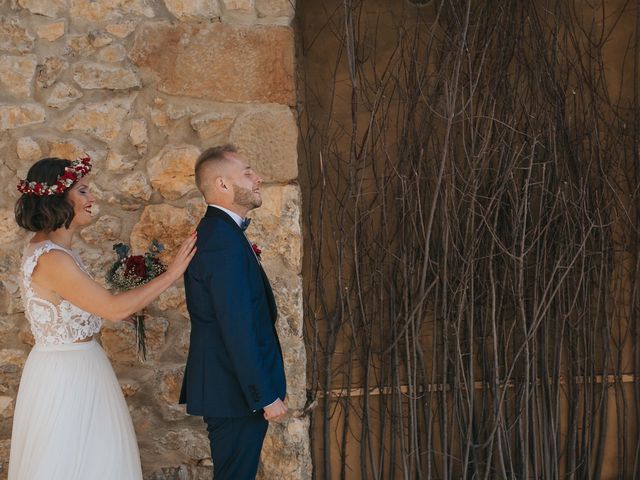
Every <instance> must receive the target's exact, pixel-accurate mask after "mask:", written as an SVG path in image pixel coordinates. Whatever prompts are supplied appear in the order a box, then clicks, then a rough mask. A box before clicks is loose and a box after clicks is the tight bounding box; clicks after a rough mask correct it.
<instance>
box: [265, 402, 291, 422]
mask: <svg viewBox="0 0 640 480" xmlns="http://www.w3.org/2000/svg"><path fill="white" fill-rule="evenodd" d="M286 413H287V406H286V405H285V404H284V402H283V401H282V400H280V399H279V398H278V399H277V400H276V401H275V402H273V403H272V404H271V405H269V406H266V407H264V418H265V420H267V421H269V422H276V421H278V420H280V419H281V418H282V417H284V415H285V414H286Z"/></svg>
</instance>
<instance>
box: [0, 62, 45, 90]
mask: <svg viewBox="0 0 640 480" xmlns="http://www.w3.org/2000/svg"><path fill="white" fill-rule="evenodd" d="M37 65H38V60H37V57H36V56H35V55H21V56H13V55H2V56H0V88H2V90H4V91H5V92H7V93H8V94H10V95H13V96H14V97H17V98H28V97H30V96H31V85H32V83H33V77H34V75H35V73H36V66H37Z"/></svg>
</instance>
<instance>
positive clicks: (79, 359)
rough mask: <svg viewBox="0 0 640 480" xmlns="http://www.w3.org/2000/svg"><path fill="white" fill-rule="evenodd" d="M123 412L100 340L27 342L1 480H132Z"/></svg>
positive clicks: (129, 431)
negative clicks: (38, 344) (35, 344)
mask: <svg viewBox="0 0 640 480" xmlns="http://www.w3.org/2000/svg"><path fill="white" fill-rule="evenodd" d="M140 479H142V472H141V468H140V456H139V453H138V445H137V442H136V437H135V432H134V430H133V424H132V422H131V416H130V415H129V410H128V409H127V404H126V403H125V401H124V396H123V395H122V391H121V390H120V384H119V383H118V380H117V379H116V376H115V374H114V372H113V369H112V368H111V363H110V362H109V359H108V358H107V356H106V355H105V353H104V351H103V350H102V348H101V347H100V345H99V344H98V343H97V342H96V341H95V340H91V341H89V342H85V343H73V344H65V345H56V346H52V347H34V349H33V350H32V351H31V353H30V354H29V357H28V358H27V362H26V363H25V366H24V370H23V373H22V379H21V380H20V389H19V391H18V398H17V400H16V408H15V413H14V418H13V433H12V436H11V454H10V459H9V480H140Z"/></svg>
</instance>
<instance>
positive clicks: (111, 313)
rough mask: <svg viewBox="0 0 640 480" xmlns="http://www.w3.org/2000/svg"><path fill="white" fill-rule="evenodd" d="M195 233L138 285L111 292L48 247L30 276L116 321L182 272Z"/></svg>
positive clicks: (66, 255) (44, 285)
mask: <svg viewBox="0 0 640 480" xmlns="http://www.w3.org/2000/svg"><path fill="white" fill-rule="evenodd" d="M195 242H196V236H195V235H191V236H190V237H189V238H188V239H187V240H185V242H184V243H183V244H182V246H181V247H180V249H179V250H178V253H177V254H176V256H175V258H174V259H173V261H172V262H171V264H170V265H169V267H168V268H167V271H166V272H164V273H163V274H161V275H158V276H157V277H156V278H154V279H153V280H151V281H150V282H148V283H146V284H145V285H142V286H141V287H138V288H134V289H132V290H129V291H127V292H122V293H117V294H113V293H111V292H109V290H106V289H105V288H104V287H102V286H101V285H100V284H99V283H98V282H96V281H95V280H93V279H92V278H91V277H89V276H88V275H87V274H86V273H84V272H83V271H82V270H81V269H80V267H78V265H77V264H76V262H75V260H74V259H73V258H72V257H71V256H70V255H68V254H67V253H65V252H63V251H61V250H51V251H50V252H48V253H45V254H44V255H42V256H41V257H40V259H39V260H38V264H37V266H36V269H35V270H34V272H33V279H34V281H36V283H37V284H38V285H41V286H42V287H45V288H47V289H49V290H52V291H54V292H55V293H57V294H58V295H59V296H60V297H62V298H64V299H65V300H68V301H69V302H71V303H73V304H74V305H76V306H77V307H79V308H81V309H82V310H85V311H87V312H90V313H93V314H94V315H98V316H100V317H102V318H104V319H106V320H110V321H113V322H116V321H118V320H122V319H124V318H126V317H128V316H129V315H131V314H133V313H135V312H137V311H139V310H141V309H142V308H143V307H145V306H146V305H148V304H149V303H151V302H152V301H153V300H155V299H156V298H157V297H158V296H159V295H160V294H161V293H162V292H164V291H165V290H166V289H167V288H169V286H170V285H171V284H172V283H173V282H175V281H176V280H177V279H178V278H180V277H181V276H182V274H183V273H184V271H185V270H186V268H187V266H188V265H189V262H190V261H191V259H192V258H193V255H194V254H195V251H196V248H195Z"/></svg>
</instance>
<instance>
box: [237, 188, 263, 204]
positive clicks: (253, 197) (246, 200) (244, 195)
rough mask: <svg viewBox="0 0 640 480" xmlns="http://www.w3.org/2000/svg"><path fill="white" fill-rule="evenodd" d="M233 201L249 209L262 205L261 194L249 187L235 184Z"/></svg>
mask: <svg viewBox="0 0 640 480" xmlns="http://www.w3.org/2000/svg"><path fill="white" fill-rule="evenodd" d="M233 203H235V204H236V205H240V206H242V207H245V208H247V209H249V210H253V209H254V208H258V207H259V206H260V205H262V198H261V197H260V195H259V194H257V193H255V192H253V191H252V190H249V189H248V188H243V187H239V186H237V185H234V186H233Z"/></svg>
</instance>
